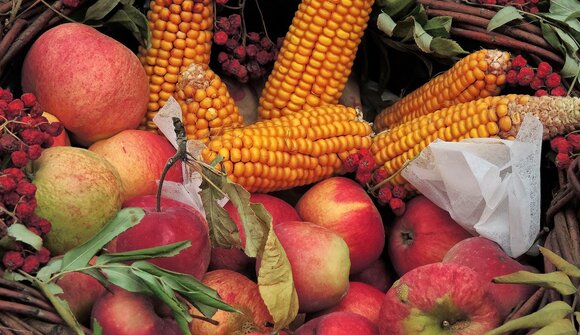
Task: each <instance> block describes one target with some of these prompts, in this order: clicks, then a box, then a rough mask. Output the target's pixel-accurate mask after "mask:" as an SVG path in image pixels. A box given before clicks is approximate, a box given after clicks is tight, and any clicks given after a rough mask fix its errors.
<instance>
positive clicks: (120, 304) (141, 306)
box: [91, 287, 182, 335]
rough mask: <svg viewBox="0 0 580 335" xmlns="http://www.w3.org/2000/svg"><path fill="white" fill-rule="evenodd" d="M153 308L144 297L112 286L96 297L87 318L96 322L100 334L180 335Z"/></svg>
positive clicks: (173, 324) (153, 305)
mask: <svg viewBox="0 0 580 335" xmlns="http://www.w3.org/2000/svg"><path fill="white" fill-rule="evenodd" d="M156 308H157V306H156V304H155V302H154V301H153V299H152V298H150V297H148V296H146V295H143V294H137V293H132V292H129V291H126V290H124V289H122V288H119V287H113V288H112V289H111V290H110V291H109V292H107V293H105V294H103V295H101V296H100V297H99V299H98V300H97V302H96V303H95V305H94V306H93V311H92V318H91V319H92V322H94V320H96V321H97V322H98V323H99V325H100V326H101V327H102V329H103V335H157V334H163V335H181V334H182V332H181V330H180V329H179V327H178V326H177V323H176V322H175V320H173V319H171V318H169V317H164V316H163V315H160V314H159V313H158V311H157V310H156ZM93 319H94V320H93Z"/></svg>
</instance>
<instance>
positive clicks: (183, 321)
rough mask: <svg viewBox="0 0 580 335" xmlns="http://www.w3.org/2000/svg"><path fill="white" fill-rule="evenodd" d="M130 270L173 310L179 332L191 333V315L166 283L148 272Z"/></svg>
mask: <svg viewBox="0 0 580 335" xmlns="http://www.w3.org/2000/svg"><path fill="white" fill-rule="evenodd" d="M131 271H132V272H133V273H134V274H135V275H136V276H137V277H139V278H140V279H141V280H142V281H143V283H145V285H147V287H149V289H150V290H151V291H152V292H153V293H154V295H155V297H157V298H158V299H159V300H161V301H163V302H164V303H165V304H166V305H167V306H168V307H169V308H170V309H171V311H172V312H173V318H174V319H175V321H176V322H177V325H178V326H179V329H181V332H182V333H183V334H185V335H191V331H190V330H189V322H190V321H191V320H192V317H191V315H189V313H188V308H187V306H186V305H184V304H183V303H182V302H181V301H180V300H179V299H177V296H176V295H175V292H174V291H173V290H171V289H170V288H169V287H167V286H166V285H163V283H162V282H161V281H159V278H157V277H156V276H154V275H152V274H150V273H147V272H145V271H143V270H140V269H136V268H132V269H131Z"/></svg>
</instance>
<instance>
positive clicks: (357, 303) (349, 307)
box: [316, 281, 385, 324]
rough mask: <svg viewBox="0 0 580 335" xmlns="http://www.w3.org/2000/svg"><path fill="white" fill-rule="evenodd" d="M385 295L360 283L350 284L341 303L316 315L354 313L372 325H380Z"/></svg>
mask: <svg viewBox="0 0 580 335" xmlns="http://www.w3.org/2000/svg"><path fill="white" fill-rule="evenodd" d="M384 297H385V293H383V292H381V291H379V290H377V289H376V288H374V287H372V286H370V285H368V284H365V283H359V282H352V281H351V282H350V285H349V287H348V291H347V292H346V295H345V296H344V298H342V299H341V300H340V302H339V303H338V304H336V305H334V306H332V307H330V308H327V309H325V310H322V311H320V312H319V313H316V315H317V316H320V315H326V314H330V313H334V312H352V313H355V314H358V315H361V316H364V317H365V318H367V319H369V320H370V321H371V322H372V323H374V324H378V321H379V310H380V309H381V304H382V303H383V299H384Z"/></svg>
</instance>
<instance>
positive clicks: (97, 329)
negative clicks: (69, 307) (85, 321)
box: [92, 319, 103, 335]
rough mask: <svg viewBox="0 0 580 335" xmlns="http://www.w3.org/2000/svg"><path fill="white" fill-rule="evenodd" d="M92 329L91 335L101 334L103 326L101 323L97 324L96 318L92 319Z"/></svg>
mask: <svg viewBox="0 0 580 335" xmlns="http://www.w3.org/2000/svg"><path fill="white" fill-rule="evenodd" d="M92 329H93V335H103V327H101V325H100V324H99V322H98V321H97V319H93V322H92Z"/></svg>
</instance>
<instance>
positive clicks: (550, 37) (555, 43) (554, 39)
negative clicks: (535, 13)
mask: <svg viewBox="0 0 580 335" xmlns="http://www.w3.org/2000/svg"><path fill="white" fill-rule="evenodd" d="M540 27H541V28H542V35H544V39H545V40H546V41H547V42H548V43H549V44H550V45H551V46H552V47H553V48H554V49H556V50H563V49H564V46H563V45H562V42H561V41H560V38H559V37H558V34H557V33H556V31H555V30H554V28H553V27H552V26H551V25H549V24H547V23H544V22H543V21H540Z"/></svg>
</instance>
